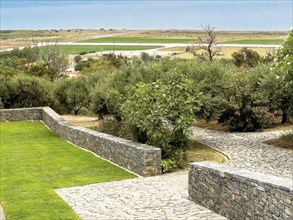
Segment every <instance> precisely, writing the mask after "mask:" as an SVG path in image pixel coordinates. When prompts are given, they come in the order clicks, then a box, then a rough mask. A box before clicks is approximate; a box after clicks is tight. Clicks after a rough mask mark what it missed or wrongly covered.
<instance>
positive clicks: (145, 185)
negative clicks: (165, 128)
mask: <svg viewBox="0 0 293 220" xmlns="http://www.w3.org/2000/svg"><path fill="white" fill-rule="evenodd" d="M187 178H188V175H187V171H184V172H179V173H172V174H166V175H162V176H155V177H148V178H136V179H127V180H122V181H113V182H106V183H99V184H91V185H86V186H79V187H72V188H64V189H57V190H55V191H56V192H57V193H58V194H59V195H60V196H61V197H62V198H63V199H64V200H65V201H66V202H67V203H68V204H69V205H70V206H71V207H72V208H73V210H74V211H75V212H76V213H77V214H78V215H79V216H80V217H81V218H82V219H84V220H90V219H115V220H116V219H176V220H177V219H193V220H197V219H201V220H204V219H210V220H212V219H213V220H222V219H226V218H225V217H222V216H220V215H218V214H216V213H213V212H212V211H210V210H209V209H207V208H205V207H202V206H200V205H197V204H195V203H194V202H191V201H190V200H188V191H187Z"/></svg>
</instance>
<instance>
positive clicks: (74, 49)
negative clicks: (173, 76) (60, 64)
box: [58, 45, 161, 54]
mask: <svg viewBox="0 0 293 220" xmlns="http://www.w3.org/2000/svg"><path fill="white" fill-rule="evenodd" d="M58 47H59V48H60V50H61V51H62V52H63V53H65V54H78V53H81V52H88V53H89V52H102V51H107V50H113V51H115V50H125V51H127V50H129V51H131V50H150V49H156V48H161V47H159V46H116V45H113V46H100V45H98V46H92V45H60V46H58Z"/></svg>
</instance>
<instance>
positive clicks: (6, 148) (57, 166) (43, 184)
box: [0, 121, 135, 220]
mask: <svg viewBox="0 0 293 220" xmlns="http://www.w3.org/2000/svg"><path fill="white" fill-rule="evenodd" d="M0 152H1V154H0V158H1V161H0V167H1V182H0V183H1V184H0V186H1V191H0V201H1V203H2V205H3V207H4V210H5V215H6V217H7V219H8V220H15V219H21V220H22V219H37V220H42V219H48V220H49V219H54V220H58V219H78V216H77V215H76V214H75V213H74V212H73V210H72V209H71V208H70V207H69V206H68V205H67V204H66V203H65V202H64V201H63V200H62V199H61V198H60V197H59V196H58V195H57V194H56V193H55V192H54V190H53V189H56V188H62V187H70V186H79V185H84V184H90V183H96V182H103V181H111V180H121V179H125V178H134V177H135V175H133V174H130V173H128V172H127V171H125V170H123V169H121V168H118V167H116V166H114V165H112V164H110V163H108V162H106V161H104V160H102V159H100V158H98V157H95V156H94V155H92V154H91V153H89V152H86V151H84V150H81V149H79V148H77V147H75V146H73V145H71V144H69V143H67V142H66V141H64V140H62V139H60V138H59V137H57V136H56V135H55V134H53V133H52V132H50V131H49V130H48V129H47V128H46V127H45V126H44V125H43V124H42V123H40V122H27V121H23V122H3V123H0Z"/></svg>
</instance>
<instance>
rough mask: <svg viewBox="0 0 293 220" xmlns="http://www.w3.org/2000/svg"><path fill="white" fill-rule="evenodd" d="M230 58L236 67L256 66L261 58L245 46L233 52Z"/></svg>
mask: <svg viewBox="0 0 293 220" xmlns="http://www.w3.org/2000/svg"><path fill="white" fill-rule="evenodd" d="M232 58H233V60H234V64H235V65H236V66H237V67H256V66H257V64H259V62H260V60H261V56H260V55H259V53H258V52H256V51H254V50H251V49H248V48H247V47H244V48H242V49H241V50H239V51H237V52H234V53H233V54H232Z"/></svg>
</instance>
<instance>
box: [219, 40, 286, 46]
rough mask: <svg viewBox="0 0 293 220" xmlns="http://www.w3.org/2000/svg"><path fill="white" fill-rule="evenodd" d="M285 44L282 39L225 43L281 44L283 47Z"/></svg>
mask: <svg viewBox="0 0 293 220" xmlns="http://www.w3.org/2000/svg"><path fill="white" fill-rule="evenodd" d="M283 42H284V40H282V39H261V40H257V39H255V40H233V41H225V42H223V44H262V45H269V44H279V45H281V44H282V43H283Z"/></svg>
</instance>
